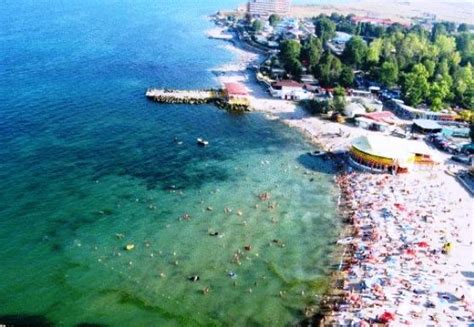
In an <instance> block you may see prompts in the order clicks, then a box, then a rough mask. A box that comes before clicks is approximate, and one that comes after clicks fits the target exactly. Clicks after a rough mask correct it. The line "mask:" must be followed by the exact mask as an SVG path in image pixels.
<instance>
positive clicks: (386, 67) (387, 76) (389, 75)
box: [380, 61, 398, 87]
mask: <svg viewBox="0 0 474 327" xmlns="http://www.w3.org/2000/svg"><path fill="white" fill-rule="evenodd" d="M380 82H382V83H383V84H384V85H385V86H386V87H393V86H395V85H396V84H397V82H398V67H397V64H396V63H395V62H393V61H385V62H384V63H383V64H382V67H381V68H380Z"/></svg>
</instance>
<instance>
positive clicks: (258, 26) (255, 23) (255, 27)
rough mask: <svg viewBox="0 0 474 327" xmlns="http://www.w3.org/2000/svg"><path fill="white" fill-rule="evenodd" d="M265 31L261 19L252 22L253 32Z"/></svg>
mask: <svg viewBox="0 0 474 327" xmlns="http://www.w3.org/2000/svg"><path fill="white" fill-rule="evenodd" d="M262 29H263V22H262V21H261V20H260V19H255V20H254V21H253V22H252V30H253V31H254V32H260V31H261V30H262Z"/></svg>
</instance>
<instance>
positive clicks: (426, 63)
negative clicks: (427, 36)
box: [423, 59, 436, 77]
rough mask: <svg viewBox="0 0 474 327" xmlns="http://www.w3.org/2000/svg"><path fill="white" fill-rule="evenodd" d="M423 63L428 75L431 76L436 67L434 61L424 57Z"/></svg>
mask: <svg viewBox="0 0 474 327" xmlns="http://www.w3.org/2000/svg"><path fill="white" fill-rule="evenodd" d="M423 65H424V66H425V68H426V70H427V71H428V74H429V77H431V76H433V75H434V73H435V69H436V63H435V62H434V61H433V60H431V59H425V60H423Z"/></svg>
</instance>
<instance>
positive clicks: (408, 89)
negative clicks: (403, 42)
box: [402, 64, 430, 106]
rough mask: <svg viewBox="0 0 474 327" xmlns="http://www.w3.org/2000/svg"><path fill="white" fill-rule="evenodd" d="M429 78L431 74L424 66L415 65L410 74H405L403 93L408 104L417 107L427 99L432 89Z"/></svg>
mask: <svg viewBox="0 0 474 327" xmlns="http://www.w3.org/2000/svg"><path fill="white" fill-rule="evenodd" d="M428 77H429V73H428V71H427V70H426V68H425V66H423V65H422V64H416V65H414V66H413V69H412V70H411V71H410V73H406V74H404V77H403V83H402V93H403V98H404V99H405V101H406V102H407V103H408V104H410V105H412V106H417V105H419V104H420V103H421V102H423V101H424V100H425V99H426V96H427V95H428V93H429V87H430V85H429V83H428Z"/></svg>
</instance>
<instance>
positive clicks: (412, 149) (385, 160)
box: [349, 134, 436, 171]
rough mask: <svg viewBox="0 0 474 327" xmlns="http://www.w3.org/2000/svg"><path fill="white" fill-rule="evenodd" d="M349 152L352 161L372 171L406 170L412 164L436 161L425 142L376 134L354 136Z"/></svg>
mask: <svg viewBox="0 0 474 327" xmlns="http://www.w3.org/2000/svg"><path fill="white" fill-rule="evenodd" d="M349 154H350V157H351V159H352V161H353V162H354V161H355V162H356V163H357V164H361V165H363V166H364V167H365V168H369V169H370V170H374V171H386V170H393V169H395V170H397V171H399V170H403V171H406V170H407V169H408V168H409V167H411V166H412V164H419V165H421V164H430V165H433V164H435V163H436V160H435V159H433V154H432V152H431V150H430V149H429V148H428V146H427V145H426V144H425V143H422V142H417V141H409V140H405V139H400V138H396V137H389V136H383V135H377V134H373V135H368V136H361V137H358V138H356V139H355V140H354V141H353V142H352V146H351V148H350V151H349Z"/></svg>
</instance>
